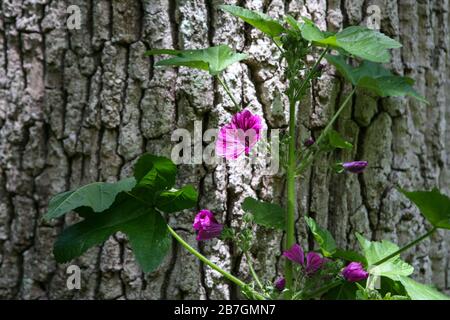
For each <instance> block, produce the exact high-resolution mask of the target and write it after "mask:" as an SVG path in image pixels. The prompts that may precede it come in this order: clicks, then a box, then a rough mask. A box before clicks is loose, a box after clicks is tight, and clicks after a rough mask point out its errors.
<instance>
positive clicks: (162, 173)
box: [134, 153, 177, 191]
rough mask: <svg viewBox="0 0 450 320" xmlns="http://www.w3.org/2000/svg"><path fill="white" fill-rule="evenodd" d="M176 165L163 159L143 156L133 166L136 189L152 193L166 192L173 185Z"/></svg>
mask: <svg viewBox="0 0 450 320" xmlns="http://www.w3.org/2000/svg"><path fill="white" fill-rule="evenodd" d="M176 174H177V167H176V165H175V164H174V163H173V162H172V161H171V160H170V159H167V158H165V157H158V156H154V155H152V154H149V153H147V154H144V155H143V156H141V157H140V158H139V160H138V161H137V162H136V165H135V166H134V177H135V179H136V181H137V186H138V187H145V188H148V189H151V190H152V191H159V190H167V189H170V188H172V187H173V185H174V184H175V178H176Z"/></svg>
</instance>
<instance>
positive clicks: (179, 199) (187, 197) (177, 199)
mask: <svg viewBox="0 0 450 320" xmlns="http://www.w3.org/2000/svg"><path fill="white" fill-rule="evenodd" d="M197 198H198V193H197V191H196V190H195V189H194V187H193V186H190V185H188V186H184V187H183V188H181V189H180V190H176V189H172V190H168V191H163V192H161V193H160V194H159V195H158V196H157V198H156V208H158V209H159V210H161V211H164V212H166V213H173V212H178V211H182V210H184V209H189V208H192V207H194V206H195V205H196V204H197Z"/></svg>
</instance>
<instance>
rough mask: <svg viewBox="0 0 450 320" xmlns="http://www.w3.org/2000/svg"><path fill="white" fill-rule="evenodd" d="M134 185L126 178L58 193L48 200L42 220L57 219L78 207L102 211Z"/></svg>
mask: <svg viewBox="0 0 450 320" xmlns="http://www.w3.org/2000/svg"><path fill="white" fill-rule="evenodd" d="M135 184H136V180H135V179H134V178H127V179H124V180H120V181H118V182H116V183H106V182H94V183H91V184H87V185H85V186H82V187H80V188H78V189H76V190H72V191H68V192H64V193H60V194H58V195H56V196H54V197H53V198H52V199H51V200H50V203H49V206H48V212H47V213H46V214H45V216H44V218H45V219H47V220H50V219H53V218H58V217H60V216H62V215H64V214H65V213H67V212H69V211H72V210H74V209H76V208H79V207H89V208H92V209H93V211H94V212H101V211H104V210H106V209H108V208H109V206H110V205H111V204H112V203H113V202H114V200H115V199H116V196H117V195H118V194H119V193H120V192H122V191H130V190H131V189H133V187H134V186H135Z"/></svg>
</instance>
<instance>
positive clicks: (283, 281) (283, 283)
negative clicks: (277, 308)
mask: <svg viewBox="0 0 450 320" xmlns="http://www.w3.org/2000/svg"><path fill="white" fill-rule="evenodd" d="M274 285H275V288H276V289H277V290H278V291H283V290H284V288H285V287H286V279H285V278H284V277H279V278H278V279H277V280H276V281H275V283H274Z"/></svg>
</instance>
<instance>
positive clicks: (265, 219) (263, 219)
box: [242, 197, 285, 230]
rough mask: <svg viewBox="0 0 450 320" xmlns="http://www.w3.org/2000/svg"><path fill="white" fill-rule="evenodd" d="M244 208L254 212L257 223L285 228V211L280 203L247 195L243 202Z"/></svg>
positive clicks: (268, 226)
mask: <svg viewBox="0 0 450 320" xmlns="http://www.w3.org/2000/svg"><path fill="white" fill-rule="evenodd" d="M242 209H243V210H244V211H246V212H249V213H251V214H253V217H254V221H255V222H256V223H257V224H259V225H262V226H264V227H267V228H275V229H280V230H284V227H285V213H284V210H283V208H281V207H280V206H279V205H277V204H275V203H270V202H264V201H259V200H256V199H253V198H251V197H247V198H245V199H244V202H243V203H242Z"/></svg>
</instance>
